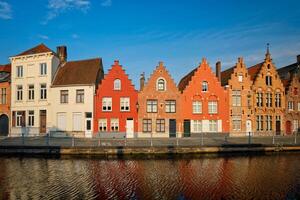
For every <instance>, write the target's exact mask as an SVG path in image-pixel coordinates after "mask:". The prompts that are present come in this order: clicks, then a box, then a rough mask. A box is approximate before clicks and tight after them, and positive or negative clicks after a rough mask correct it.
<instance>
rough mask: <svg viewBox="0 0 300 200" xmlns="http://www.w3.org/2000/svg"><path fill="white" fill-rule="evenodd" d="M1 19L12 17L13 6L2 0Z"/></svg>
mask: <svg viewBox="0 0 300 200" xmlns="http://www.w3.org/2000/svg"><path fill="white" fill-rule="evenodd" d="M0 19H12V10H11V6H10V4H8V3H7V2H5V1H0Z"/></svg>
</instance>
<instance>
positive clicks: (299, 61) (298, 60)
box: [297, 55, 300, 64]
mask: <svg viewBox="0 0 300 200" xmlns="http://www.w3.org/2000/svg"><path fill="white" fill-rule="evenodd" d="M297 63H299V64H300V55H298V56H297Z"/></svg>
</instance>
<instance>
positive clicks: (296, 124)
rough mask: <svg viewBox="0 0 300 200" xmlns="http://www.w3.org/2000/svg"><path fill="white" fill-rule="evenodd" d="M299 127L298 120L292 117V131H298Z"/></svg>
mask: <svg viewBox="0 0 300 200" xmlns="http://www.w3.org/2000/svg"><path fill="white" fill-rule="evenodd" d="M298 128H299V121H298V120H296V119H294V120H293V131H298Z"/></svg>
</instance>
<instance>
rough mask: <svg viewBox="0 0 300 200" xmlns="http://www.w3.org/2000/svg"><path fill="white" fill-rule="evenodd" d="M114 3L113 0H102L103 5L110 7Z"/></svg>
mask: <svg viewBox="0 0 300 200" xmlns="http://www.w3.org/2000/svg"><path fill="white" fill-rule="evenodd" d="M111 5H112V0H102V2H101V6H103V7H109V6H111Z"/></svg>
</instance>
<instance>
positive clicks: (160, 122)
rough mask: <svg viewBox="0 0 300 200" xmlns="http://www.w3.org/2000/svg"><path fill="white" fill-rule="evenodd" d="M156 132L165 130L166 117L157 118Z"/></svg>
mask: <svg viewBox="0 0 300 200" xmlns="http://www.w3.org/2000/svg"><path fill="white" fill-rule="evenodd" d="M156 132H158V133H164V132H165V120H164V119H157V120H156Z"/></svg>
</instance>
